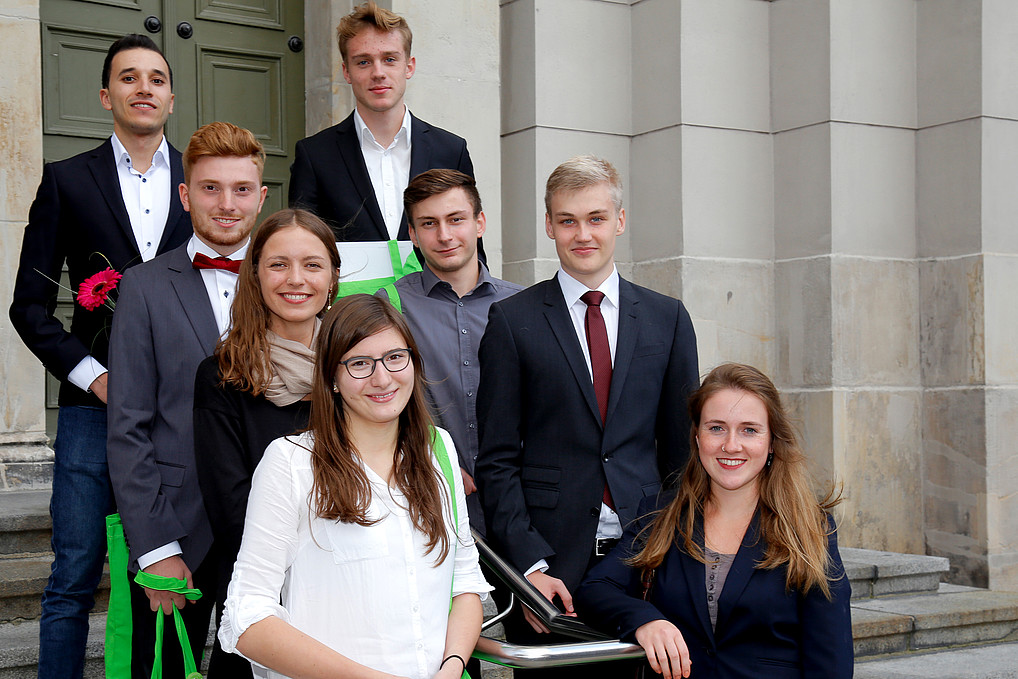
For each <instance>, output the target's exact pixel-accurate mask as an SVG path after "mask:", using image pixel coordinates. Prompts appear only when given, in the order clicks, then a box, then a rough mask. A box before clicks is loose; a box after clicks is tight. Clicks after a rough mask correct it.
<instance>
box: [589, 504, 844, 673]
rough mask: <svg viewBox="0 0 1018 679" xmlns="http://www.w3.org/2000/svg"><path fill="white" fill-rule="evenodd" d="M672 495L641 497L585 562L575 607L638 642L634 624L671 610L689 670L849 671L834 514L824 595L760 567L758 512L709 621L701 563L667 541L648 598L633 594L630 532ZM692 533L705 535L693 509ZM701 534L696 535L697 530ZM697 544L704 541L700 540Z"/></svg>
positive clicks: (636, 589)
mask: <svg viewBox="0 0 1018 679" xmlns="http://www.w3.org/2000/svg"><path fill="white" fill-rule="evenodd" d="M673 497H674V493H664V494H662V497H661V498H660V499H659V500H656V499H655V498H647V501H645V502H644V503H642V504H641V505H640V518H639V519H637V520H636V521H635V522H633V523H632V524H630V526H629V527H628V528H627V529H626V532H625V534H624V535H623V536H622V540H621V541H620V542H619V544H618V546H617V547H616V548H615V549H614V550H613V551H612V553H611V554H610V555H608V557H606V558H605V559H604V560H603V561H602V562H601V563H600V564H598V565H597V566H595V567H594V568H592V569H591V570H590V573H589V574H588V575H587V577H586V578H585V580H584V582H583V584H582V585H581V586H580V588H579V590H577V591H576V592H575V595H574V603H575V605H576V610H577V612H578V613H579V615H580V617H581V618H582V619H583V620H584V622H587V623H589V624H591V625H593V626H595V627H597V628H599V629H601V630H603V631H605V632H606V633H608V634H610V635H613V636H617V637H619V638H621V639H625V640H628V641H633V642H634V643H635V633H636V630H637V628H639V627H640V626H641V625H644V624H646V623H648V622H651V621H653V620H661V619H664V620H669V621H670V622H672V623H673V624H674V625H675V626H676V627H678V628H679V631H680V632H681V633H682V637H683V639H685V641H686V646H687V647H688V648H689V656H690V660H691V661H692V666H693V674H692V676H697V677H714V678H715V679H755V678H756V677H767V679H847V678H849V677H851V676H852V671H853V650H852V620H851V613H850V610H849V600H850V599H851V587H850V585H849V582H848V577H847V576H845V570H844V567H843V566H842V563H841V556H840V555H839V554H838V539H837V533H836V532H835V526H834V519H833V518H830V519H829V520H830V526H831V534H830V537H829V538H828V543H827V549H828V553H829V554H830V557H831V562H832V564H833V566H834V573H835V574H836V575H837V576H838V577H839V579H837V580H835V581H833V582H831V585H830V586H831V600H828V599H827V598H826V597H825V596H824V595H823V593H822V592H820V591H819V590H813V591H811V592H810V593H809V594H807V595H805V596H800V594H799V593H798V592H796V591H794V590H793V591H786V589H785V575H786V569H785V568H777V569H773V570H762V569H759V568H755V564H757V563H759V562H760V561H761V560H762V559H763V555H764V550H765V549H766V544H765V542H764V541H763V540H762V539H761V538H760V535H759V531H760V524H759V513H757V515H756V516H754V517H753V521H752V522H751V523H750V525H749V528H748V529H747V530H746V535H745V537H744V538H743V541H742V546H741V547H740V548H739V551H738V553H737V554H736V555H735V561H734V562H733V563H732V567H731V570H730V571H729V573H728V578H727V579H726V580H725V585H724V589H722V590H721V597H720V598H719V599H718V619H717V627H716V629H714V630H711V626H710V617H709V615H708V612H707V591H706V586H705V585H704V573H705V566H704V564H703V563H702V562H700V561H697V560H696V559H694V558H692V557H691V556H690V555H689V554H688V553H686V552H685V551H684V550H683V549H681V547H680V545H679V543H678V540H676V542H674V543H673V544H672V547H671V550H670V551H669V552H668V554H667V555H666V556H665V560H664V562H663V563H662V565H661V566H660V567H659V568H658V569H657V571H656V573H655V579H654V584H653V587H652V588H651V591H650V596H649V597H648V600H647V601H643V600H641V599H639V598H638V597H639V596H640V593H641V592H640V588H641V585H640V571H639V570H637V569H635V568H632V567H630V566H627V565H626V564H625V563H624V560H625V559H628V558H629V557H630V556H632V555H633V554H635V553H636V552H637V551H639V549H638V547H639V546H638V545H637V549H635V550H634V549H633V545H634V543H635V541H636V539H637V535H638V534H639V533H640V531H641V530H643V528H644V527H645V526H646V525H648V524H649V523H650V521H651V519H652V518H653V514H652V513H651V512H652V511H653V510H655V509H658V508H659V509H663V508H664V507H665V506H667V504H668V502H670V501H671V499H672V498H673ZM696 530H697V534H698V535H701V536H702V535H703V523H702V519H700V518H699V517H698V521H697V529H696ZM701 540H702V537H701ZM701 544H702V542H701Z"/></svg>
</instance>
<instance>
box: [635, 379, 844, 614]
mask: <svg viewBox="0 0 1018 679" xmlns="http://www.w3.org/2000/svg"><path fill="white" fill-rule="evenodd" d="M724 389H736V390H738V391H744V392H747V393H749V394H752V395H754V396H756V397H757V398H759V399H760V400H761V401H762V402H763V404H764V407H765V408H766V409H767V419H768V427H769V428H770V431H771V449H772V451H773V457H772V458H771V462H770V466H769V467H765V468H764V470H763V472H762V473H761V476H760V499H759V501H758V503H757V511H758V512H759V513H760V537H761V539H763V540H764V542H765V543H766V550H765V552H764V557H763V560H762V561H761V562H760V563H758V564H756V567H757V568H763V569H774V568H778V567H781V566H785V567H786V568H787V575H786V578H785V584H786V586H787V587H788V588H789V589H793V588H795V589H798V590H800V592H802V593H803V594H805V593H806V592H808V591H810V590H811V589H812V588H813V587H819V588H820V590H821V591H822V592H823V593H824V596H826V597H827V598H828V599H829V598H830V596H831V590H830V586H829V581H830V580H831V579H832V578H837V577H842V576H841V574H835V573H832V572H831V571H832V568H831V563H830V556H829V554H828V552H827V538H828V536H829V534H830V529H829V527H828V522H827V512H828V510H830V509H831V508H833V507H834V506H835V505H837V504H838V503H839V502H840V501H841V497H840V493H839V492H837V491H836V489H835V488H834V487H833V485H832V486H831V488H830V489H828V491H827V492H826V494H825V495H824V496H823V498H821V499H817V496H816V494H815V493H814V491H813V487H812V483H811V478H810V475H809V472H808V470H807V469H806V458H805V455H803V453H802V449H801V448H800V447H799V442H798V438H797V436H796V432H795V427H793V426H792V422H791V420H790V418H789V417H788V415H787V413H786V412H785V410H784V408H783V407H782V405H781V397H780V396H779V394H778V390H777V388H776V387H775V386H774V383H773V382H771V380H770V378H768V377H767V376H766V375H764V374H763V373H762V372H760V371H759V370H757V369H756V368H754V367H752V366H748V365H740V364H737V363H726V364H723V365H720V366H718V367H717V368H715V369H714V370H712V371H711V373H710V374H709V375H707V377H706V379H704V381H703V384H702V385H700V388H699V389H697V390H696V391H695V392H694V393H693V394H692V395H691V396H690V397H689V414H690V419H691V420H692V428H691V429H692V430H691V432H690V451H691V453H690V456H689V461H688V462H687V463H686V469H685V471H684V472H683V475H682V482H681V484H680V486H679V490H678V493H677V494H676V496H675V499H674V500H672V502H671V503H670V504H669V505H668V506H667V507H665V508H664V509H663V510H661V511H660V512H659V513H658V515H657V516H656V517H655V518H654V520H653V522H652V523H651V524H650V526H648V529H646V530H649V536H648V537H647V542H646V544H645V545H644V547H643V549H642V551H640V553H639V554H637V555H636V556H635V557H633V559H632V560H631V562H630V563H631V565H633V566H635V567H637V568H657V567H658V566H660V565H661V562H662V561H663V560H664V557H665V554H667V552H668V550H669V548H670V547H671V545H672V540H674V539H678V540H681V541H682V543H683V548H684V549H685V551H686V552H687V553H688V554H690V555H691V556H692V557H693V558H695V559H696V560H698V561H705V557H704V553H703V547H702V546H701V545H700V540H701V539H702V536H698V535H696V523H697V517H702V516H703V514H704V508H705V507H706V505H707V502H708V500H709V499H710V495H711V479H710V476H709V475H708V474H707V470H706V469H704V466H703V463H702V462H701V461H700V455H699V447H698V446H697V442H696V434H697V431H698V430H699V428H700V415H701V414H702V412H703V407H704V404H705V403H706V402H707V400H708V399H710V397H711V396H713V395H715V394H717V393H718V392H719V391H722V390H724Z"/></svg>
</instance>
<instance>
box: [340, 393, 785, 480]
mask: <svg viewBox="0 0 1018 679" xmlns="http://www.w3.org/2000/svg"><path fill="white" fill-rule="evenodd" d="M332 391H333V392H334V393H337V394H338V393H339V385H338V384H336V383H335V382H333V383H332ZM767 464H770V462H768V463H767Z"/></svg>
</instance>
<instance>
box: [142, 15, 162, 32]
mask: <svg viewBox="0 0 1018 679" xmlns="http://www.w3.org/2000/svg"><path fill="white" fill-rule="evenodd" d="M145 30H146V31H148V32H149V33H158V32H159V31H161V30H163V22H162V21H160V20H159V17H157V16H155V15H149V16H147V17H145Z"/></svg>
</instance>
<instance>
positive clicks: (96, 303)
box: [78, 269, 123, 311]
mask: <svg viewBox="0 0 1018 679" xmlns="http://www.w3.org/2000/svg"><path fill="white" fill-rule="evenodd" d="M121 278H123V276H122V275H121V274H119V273H117V272H116V271H114V270H113V269H106V270H105V271H100V272H99V273H97V274H94V275H92V276H89V277H88V278H86V279H85V280H83V281H82V282H81V285H80V286H78V304H80V305H81V306H83V307H85V308H86V309H88V310H89V311H94V310H95V309H97V308H98V307H100V306H102V305H103V304H105V305H106V306H108V307H110V308H111V309H112V308H113V307H114V302H113V300H111V299H110V298H109V296H110V291H112V290H113V289H114V288H116V287H117V283H118V282H119V281H120V279H121Z"/></svg>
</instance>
